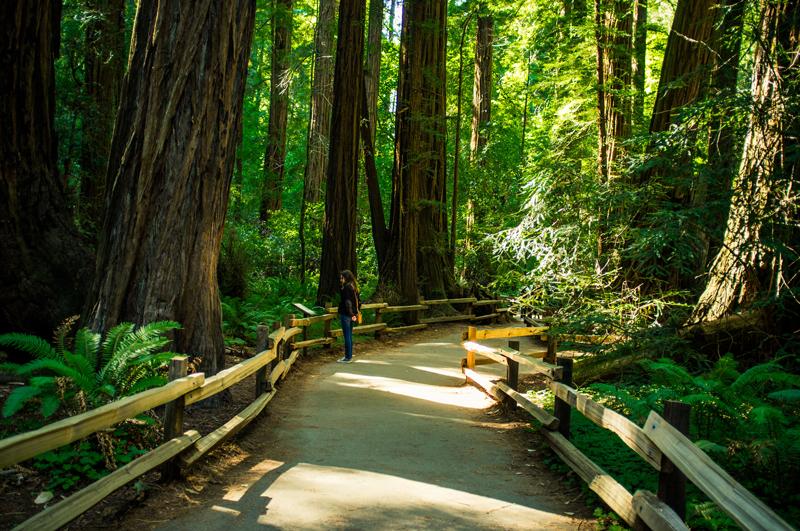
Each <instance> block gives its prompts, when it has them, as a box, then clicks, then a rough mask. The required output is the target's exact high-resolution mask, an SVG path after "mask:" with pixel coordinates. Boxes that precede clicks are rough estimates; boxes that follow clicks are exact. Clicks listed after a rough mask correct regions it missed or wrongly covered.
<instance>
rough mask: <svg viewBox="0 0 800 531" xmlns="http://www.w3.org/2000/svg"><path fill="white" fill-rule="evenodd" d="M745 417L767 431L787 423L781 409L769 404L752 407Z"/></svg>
mask: <svg viewBox="0 0 800 531" xmlns="http://www.w3.org/2000/svg"><path fill="white" fill-rule="evenodd" d="M747 417H748V418H749V420H750V421H751V422H752V423H753V424H754V425H755V426H756V427H757V428H763V429H765V430H767V431H768V432H772V431H774V430H775V429H776V428H778V427H780V426H784V425H786V424H787V419H786V416H785V415H784V414H783V411H781V410H780V409H778V408H776V407H773V406H769V405H764V406H758V407H754V408H753V409H751V410H750V412H749V413H748V415H747Z"/></svg>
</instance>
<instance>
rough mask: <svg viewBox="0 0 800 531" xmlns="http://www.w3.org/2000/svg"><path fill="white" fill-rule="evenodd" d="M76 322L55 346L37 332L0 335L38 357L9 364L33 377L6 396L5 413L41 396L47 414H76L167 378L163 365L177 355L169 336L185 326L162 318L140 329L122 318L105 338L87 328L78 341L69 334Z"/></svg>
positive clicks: (58, 334)
mask: <svg viewBox="0 0 800 531" xmlns="http://www.w3.org/2000/svg"><path fill="white" fill-rule="evenodd" d="M70 327H71V323H70V324H68V325H66V326H62V327H60V328H59V330H57V332H56V338H55V346H51V345H49V344H48V343H47V342H46V341H44V340H43V339H41V338H39V337H36V336H32V335H27V334H3V335H0V347H1V346H5V347H11V348H15V349H17V350H21V351H24V352H27V353H29V354H31V355H32V356H33V358H34V359H33V360H32V361H30V362H28V363H26V364H23V365H18V364H5V365H4V366H3V369H4V370H7V371H10V372H12V373H14V374H17V375H19V376H23V377H28V378H29V379H28V385H25V386H23V387H18V388H16V389H14V390H13V391H12V392H11V394H10V395H9V396H8V398H7V399H6V401H5V403H4V404H3V416H4V417H10V416H13V415H15V414H16V413H18V412H19V411H20V410H21V409H22V407H23V406H24V405H25V404H26V403H27V402H30V401H33V400H37V401H38V403H39V412H40V414H41V415H42V416H43V417H45V418H48V417H50V416H52V415H54V414H55V413H56V412H57V411H58V409H59V407H60V406H61V405H63V406H64V407H65V408H66V409H67V412H68V413H70V414H75V413H77V412H83V411H86V410H87V409H91V408H94V407H97V406H99V405H102V404H104V403H106V402H109V401H112V400H116V399H118V398H119V397H122V396H126V395H131V394H135V393H138V392H140V391H143V390H146V389H149V388H151V387H157V386H159V385H163V384H164V383H165V382H166V378H165V377H164V375H163V374H162V372H163V371H162V370H161V369H162V368H163V367H165V366H166V363H167V362H168V360H169V359H170V358H171V357H172V356H174V354H173V353H172V352H164V348H165V347H166V346H167V345H168V344H169V342H170V340H169V339H168V338H167V337H166V336H165V335H166V334H167V333H169V332H170V331H172V330H174V329H176V328H179V327H180V325H179V324H178V323H175V322H172V321H159V322H155V323H150V324H147V325H144V326H141V327H139V328H138V329H137V328H136V327H135V326H134V325H133V324H131V323H121V324H118V325H117V326H115V327H113V328H112V329H110V330H109V331H108V332H107V333H106V336H105V338H102V336H101V335H100V334H98V333H95V332H92V331H91V330H89V329H86V328H82V329H80V330H78V331H77V332H76V334H75V336H74V338H72V341H69V340H68V339H67V333H68V331H69V329H70ZM70 344H71V345H72V346H70Z"/></svg>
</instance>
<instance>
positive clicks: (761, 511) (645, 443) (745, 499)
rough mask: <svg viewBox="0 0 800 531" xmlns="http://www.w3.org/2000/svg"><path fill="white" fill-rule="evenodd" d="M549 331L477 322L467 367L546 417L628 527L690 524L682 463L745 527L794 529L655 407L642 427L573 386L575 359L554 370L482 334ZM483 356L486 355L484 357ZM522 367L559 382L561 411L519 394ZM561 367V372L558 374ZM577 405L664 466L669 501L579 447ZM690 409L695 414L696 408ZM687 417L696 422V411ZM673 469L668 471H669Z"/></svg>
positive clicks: (480, 381) (548, 431) (553, 436)
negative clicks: (573, 420) (502, 374)
mask: <svg viewBox="0 0 800 531" xmlns="http://www.w3.org/2000/svg"><path fill="white" fill-rule="evenodd" d="M547 331H548V328H547V327H539V326H534V327H514V328H500V329H488V330H477V329H476V328H474V327H470V328H469V329H468V330H467V332H465V333H464V335H463V336H462V337H463V339H464V342H463V344H462V345H463V347H464V350H465V351H466V353H467V357H466V358H464V359H463V360H462V361H461V366H462V371H463V372H464V375H465V376H466V378H467V380H468V381H471V382H472V383H474V384H476V385H477V386H478V387H480V388H482V389H483V390H484V391H486V393H488V394H489V395H490V396H492V397H494V398H496V399H497V400H499V401H502V402H504V403H508V404H511V405H514V406H515V407H516V406H520V407H521V408H523V409H524V410H525V411H527V412H528V413H530V414H531V416H533V417H534V418H535V419H536V420H537V421H538V422H540V423H541V424H542V428H541V432H542V434H543V435H544V437H545V439H546V440H547V442H548V443H549V444H550V446H551V447H552V448H553V450H554V451H555V453H556V454H557V455H558V456H559V457H560V458H561V460H562V461H563V462H564V463H566V464H567V465H568V466H569V467H570V468H571V469H572V470H573V471H574V472H575V473H576V474H578V476H580V477H581V479H583V480H584V481H585V482H586V483H587V485H588V486H589V488H590V489H591V490H592V491H594V492H595V493H596V494H597V495H598V496H600V498H601V499H602V500H603V501H604V502H605V503H606V504H607V505H608V506H609V507H610V508H611V509H612V510H613V511H614V512H616V513H617V514H618V515H619V516H620V517H621V518H622V519H623V520H625V522H626V523H627V524H628V525H630V526H631V527H633V528H642V527H649V528H651V529H657V530H662V529H663V530H678V529H688V528H687V527H686V524H685V522H684V521H683V518H682V517H681V515H683V514H684V511H685V507H683V506H682V505H684V504H685V492H679V493H677V495H675V490H676V485H678V487H677V488H678V489H679V490H680V489H685V483H683V480H682V479H680V480H679V481H677V482H676V480H675V474H676V472H675V469H676V468H677V469H678V470H679V471H680V472H682V474H683V475H685V477H686V478H688V479H689V480H690V481H691V482H692V483H694V484H695V486H697V487H698V488H699V489H700V490H701V491H703V492H704V493H705V494H706V495H708V497H709V498H711V499H712V500H713V501H714V502H715V503H716V504H717V505H718V506H719V507H720V508H721V509H722V510H723V511H725V512H726V513H727V514H728V515H729V516H730V517H731V518H732V519H733V520H734V521H735V522H737V523H738V524H739V525H741V526H742V527H744V528H745V529H763V530H773V529H774V530H789V529H792V528H791V527H790V526H789V525H788V524H787V523H786V522H785V521H784V520H783V519H781V518H780V516H778V515H777V514H776V513H775V512H774V511H773V510H772V509H770V508H769V507H768V506H767V505H766V504H764V503H763V502H761V501H760V500H759V499H757V498H756V497H755V496H753V495H752V494H751V493H750V492H748V491H747V490H746V489H745V488H744V487H742V485H741V484H739V483H738V482H737V481H736V480H734V479H733V478H732V477H731V476H730V475H729V474H728V473H727V472H725V471H724V470H723V469H722V468H721V467H720V466H719V465H717V464H716V463H714V462H713V460H712V459H711V458H710V457H709V456H708V455H707V454H706V453H705V452H703V451H702V450H700V449H699V448H698V447H697V446H696V445H695V444H694V443H692V441H691V440H690V439H689V438H687V437H686V435H684V434H683V433H682V432H681V431H679V430H678V429H677V428H676V427H674V426H672V425H671V424H670V423H669V422H667V421H666V420H665V419H664V418H662V417H661V416H660V415H658V414H657V413H656V412H650V416H649V417H648V418H647V422H645V425H644V427H640V426H638V425H637V424H635V423H634V422H632V421H630V420H629V419H627V418H626V417H625V416H623V415H621V414H619V413H617V412H616V411H614V410H612V409H609V408H607V407H605V406H603V405H601V404H598V403H597V402H595V401H593V400H592V399H591V398H589V397H588V396H586V395H584V394H582V393H579V392H578V391H576V390H575V389H574V388H572V386H571V385H572V382H571V378H572V360H571V359H568V358H566V359H560V358H557V359H556V360H555V361H556V367H554V366H553V365H552V364H550V363H546V362H541V361H538V360H535V361H536V362H537V363H534V360H531V359H529V358H527V357H525V356H524V355H522V354H521V353H520V352H518V351H517V350H514V349H512V348H509V349H503V348H493V347H488V346H486V345H482V344H480V343H477V340H478V339H502V338H512V337H514V338H518V337H526V336H529V337H530V336H538V337H540V338H544V337H546V336H547ZM593 337H594V336H575V338H579V339H580V341H581V342H584V343H593V342H596V341H600V342H602V341H605V340H606V339H603V338H607V336H597V337H598V339H596V340H595V339H593ZM548 339H549V340H550V341H549V347H550V348H549V349H548V350H549V351H552V352H548V354H552V355H554V354H555V352H554V349H553V345H554V344H556V341H555V340H554V338H548ZM558 339H559V340H560V339H562V336H560V335H559V337H558ZM573 339H574V338H573V337H569V338H565V340H573ZM509 343H510V344H511V343H512V342H511V341H510V342H509ZM517 345H518V343H517ZM517 348H518V347H517ZM476 356H480V357H482V358H484V359H480V360H479V359H477V358H476ZM486 360H488V362H489V363H500V364H502V365H505V367H506V381H503V380H493V379H492V378H490V377H488V376H487V375H485V374H480V373H478V372H477V371H475V367H476V365H484V364H485V363H486ZM520 367H522V368H525V369H527V370H528V371H529V372H535V373H538V374H543V375H545V376H546V377H547V378H550V379H551V382H550V388H551V390H552V391H553V395H554V396H555V411H554V413H553V414H552V415H551V414H550V413H548V412H547V411H545V410H543V409H542V408H541V407H539V406H538V405H536V404H534V403H532V402H531V401H530V400H529V399H528V398H527V397H526V396H525V395H522V394H520V393H519V391H518V389H517V387H518V371H519V369H520ZM548 368H551V369H550V370H548ZM554 368H558V369H561V370H560V371H559V372H556V371H555V370H553V369H554ZM682 406H683V405H682ZM684 407H685V406H684ZM571 409H577V410H578V411H579V412H581V413H582V414H583V415H584V416H585V417H586V418H587V419H589V420H590V421H592V422H593V423H595V424H596V425H598V426H600V427H601V428H604V429H607V430H609V431H611V432H612V433H614V434H615V435H617V436H618V437H619V438H620V440H621V441H622V442H623V443H625V444H626V445H627V446H628V447H629V448H631V449H632V450H633V451H634V452H636V453H637V454H638V455H639V456H640V457H641V458H642V459H643V460H644V461H645V462H646V463H647V464H649V465H650V466H651V467H653V468H654V469H655V470H658V471H660V472H661V475H660V478H659V482H660V484H659V493H661V492H662V490H663V492H664V493H665V495H664V496H665V499H661V498H659V496H657V495H656V494H653V493H652V492H649V491H646V490H639V491H637V492H635V493H634V494H631V493H630V492H628V491H627V489H625V487H623V486H622V485H621V484H619V482H617V481H616V480H615V479H614V478H613V477H611V476H610V475H609V474H607V473H606V472H605V471H604V470H603V469H602V468H600V467H599V466H598V465H597V464H596V463H594V462H592V461H591V460H590V459H589V458H588V457H586V455H584V454H583V453H582V452H581V451H580V450H579V449H578V448H576V447H575V446H574V445H573V444H572V443H571V442H570V440H569V438H570V429H569V424H570V411H571ZM685 411H686V413H687V415H688V408H686V409H685ZM686 418H687V420H688V416H687V417H686ZM665 470H666V471H668V472H667V473H665ZM680 477H681V478H682V477H683V476H680ZM666 498H669V499H666Z"/></svg>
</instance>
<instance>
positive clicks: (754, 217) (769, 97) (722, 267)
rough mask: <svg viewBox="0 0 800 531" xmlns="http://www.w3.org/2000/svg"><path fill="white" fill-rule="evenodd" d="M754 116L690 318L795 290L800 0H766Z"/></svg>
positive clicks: (701, 318)
mask: <svg viewBox="0 0 800 531" xmlns="http://www.w3.org/2000/svg"><path fill="white" fill-rule="evenodd" d="M761 20H762V25H761V33H760V35H758V39H757V40H756V42H757V43H758V45H757V49H756V56H755V59H754V67H753V80H752V94H753V99H754V102H753V103H754V106H753V112H752V115H751V117H750V124H749V128H748V133H747V137H746V139H745V143H744V149H743V156H742V162H741V165H740V167H739V174H738V176H737V178H736V183H735V185H734V188H733V190H734V192H733V198H732V203H731V210H730V215H729V217H728V225H727V230H726V231H725V239H724V243H723V246H722V248H721V249H720V251H719V253H718V254H717V257H716V259H715V260H714V262H713V264H712V266H711V269H710V271H709V275H708V283H707V284H706V288H705V291H704V292H703V294H702V295H701V296H700V299H699V301H698V303H697V306H696V307H695V310H694V313H693V315H692V321H694V322H699V321H705V320H714V319H719V318H720V317H723V316H725V315H727V314H729V313H731V312H733V311H735V310H738V309H741V308H743V307H746V306H747V305H749V304H750V303H752V302H753V301H754V300H756V299H757V298H759V297H762V298H769V297H773V296H775V295H776V294H778V293H779V292H780V290H782V289H787V288H793V287H796V286H797V282H798V281H797V272H798V266H797V247H796V246H797V241H798V229H797V223H798V218H800V216H798V214H797V203H796V201H797V198H796V190H797V186H798V184H799V183H800V161H799V160H798V158H799V157H798V156H799V155H800V150H799V149H798V145H797V135H798V131H799V130H800V118H798V110H800V104H798V101H797V90H798V83H800V65H799V64H798V57H800V1H798V0H779V1H771V0H765V1H764V2H763V10H762V17H761Z"/></svg>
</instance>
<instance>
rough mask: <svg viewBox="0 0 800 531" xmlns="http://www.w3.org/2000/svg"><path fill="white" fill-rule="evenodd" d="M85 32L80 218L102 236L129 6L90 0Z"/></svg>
mask: <svg viewBox="0 0 800 531" xmlns="http://www.w3.org/2000/svg"><path fill="white" fill-rule="evenodd" d="M87 7H88V8H89V9H90V10H91V12H92V17H91V19H90V21H89V22H88V23H87V26H86V62H85V67H86V74H85V83H84V86H85V90H86V96H87V100H88V101H87V104H86V106H87V108H86V113H85V116H84V119H83V123H84V126H83V134H84V139H83V143H82V145H81V169H82V174H81V192H80V198H81V209H80V210H81V213H82V215H83V217H84V219H83V220H82V221H84V222H85V225H87V226H88V227H89V228H91V229H93V231H92V232H94V233H95V234H97V233H99V231H100V229H101V228H102V227H101V224H102V223H103V205H104V204H105V189H106V186H105V180H106V168H107V165H108V154H109V150H110V149H111V135H112V134H113V133H114V118H115V117H116V114H117V106H118V105H119V93H120V90H121V87H122V76H123V75H124V73H125V59H126V58H127V57H126V51H127V50H126V49H125V1H124V0H91V1H89V2H87Z"/></svg>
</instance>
